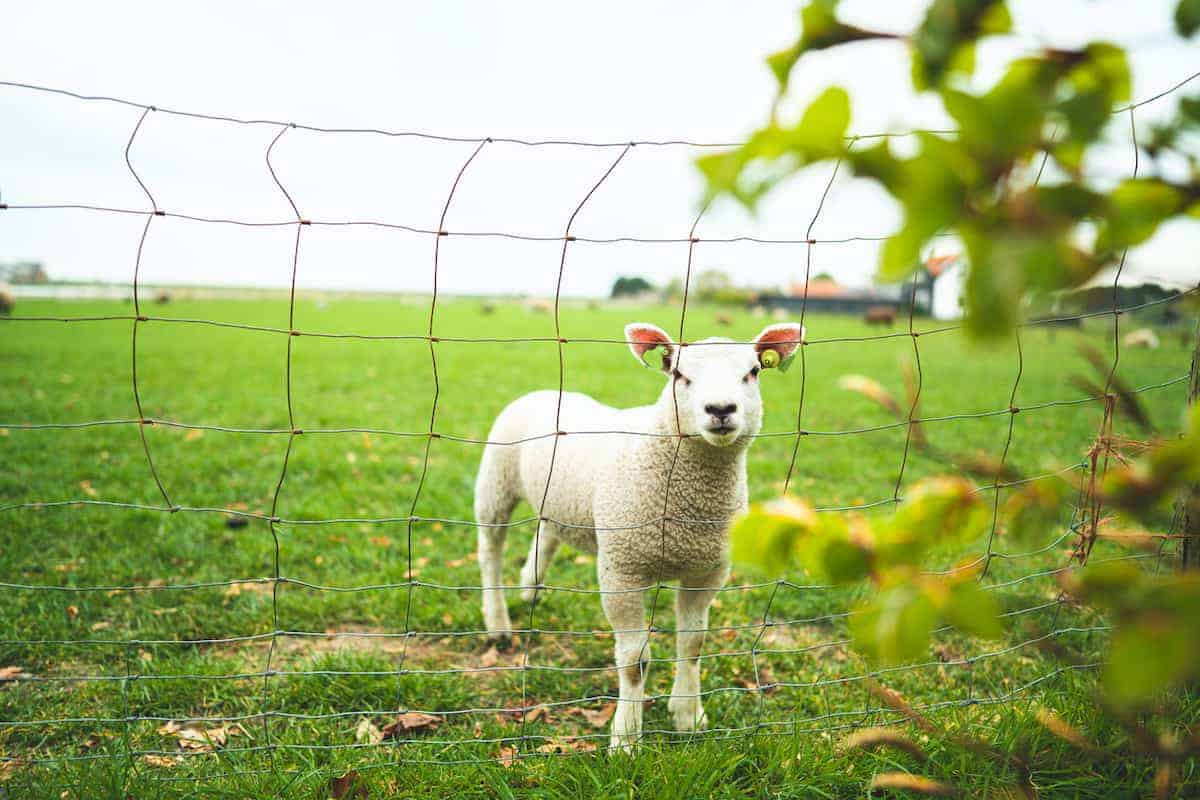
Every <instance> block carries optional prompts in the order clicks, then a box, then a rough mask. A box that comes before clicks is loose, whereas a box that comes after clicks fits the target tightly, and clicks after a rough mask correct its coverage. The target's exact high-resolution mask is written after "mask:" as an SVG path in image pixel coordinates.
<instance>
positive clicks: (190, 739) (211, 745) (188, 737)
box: [156, 720, 246, 753]
mask: <svg viewBox="0 0 1200 800" xmlns="http://www.w3.org/2000/svg"><path fill="white" fill-rule="evenodd" d="M156 732H157V733H158V734H159V735H160V736H174V737H175V738H176V739H177V740H178V742H177V743H178V745H179V749H180V750H193V751H195V752H199V753H211V752H212V751H213V750H216V749H218V748H221V747H224V746H225V744H226V742H228V741H229V737H230V736H244V735H246V730H245V729H244V728H243V727H242V726H241V725H238V724H236V723H235V724H233V725H217V726H216V727H212V728H200V727H197V726H186V727H185V726H183V725H180V724H179V723H178V722H175V721H174V720H171V721H169V722H166V723H163V724H162V725H160V726H158V728H157V731H156Z"/></svg>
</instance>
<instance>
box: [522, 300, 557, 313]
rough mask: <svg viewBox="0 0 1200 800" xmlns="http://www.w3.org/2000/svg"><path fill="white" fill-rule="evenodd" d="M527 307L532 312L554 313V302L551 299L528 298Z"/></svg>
mask: <svg viewBox="0 0 1200 800" xmlns="http://www.w3.org/2000/svg"><path fill="white" fill-rule="evenodd" d="M527 307H528V308H529V311H530V312H531V313H534V314H553V313H554V302H553V301H551V300H530V301H529V304H528V306H527Z"/></svg>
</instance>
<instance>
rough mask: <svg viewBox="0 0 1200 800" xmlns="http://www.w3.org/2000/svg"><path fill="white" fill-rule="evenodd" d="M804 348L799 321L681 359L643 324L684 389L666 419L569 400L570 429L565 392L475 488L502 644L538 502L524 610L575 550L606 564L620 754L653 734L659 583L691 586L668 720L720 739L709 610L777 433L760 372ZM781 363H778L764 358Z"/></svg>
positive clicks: (634, 334) (514, 426) (602, 569)
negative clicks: (522, 522) (713, 726)
mask: <svg viewBox="0 0 1200 800" xmlns="http://www.w3.org/2000/svg"><path fill="white" fill-rule="evenodd" d="M803 336H804V329H803V328H802V327H801V326H799V325H796V324H792V323H784V324H778V325H771V326H769V327H767V328H765V329H764V330H763V332H762V333H761V334H759V336H758V338H757V339H755V340H754V341H753V342H750V343H738V342H734V341H732V340H730V339H720V338H714V339H705V340H704V341H702V342H696V343H692V344H686V345H683V346H679V345H676V344H675V343H674V342H673V341H672V340H671V338H670V337H669V336H668V335H667V334H666V333H665V332H664V331H663V330H662V329H661V328H658V327H656V326H654V325H649V324H646V323H633V324H631V325H628V326H626V328H625V338H626V340H627V341H628V342H629V347H630V349H631V350H632V351H633V354H634V356H635V357H636V358H637V359H638V360H639V361H642V360H643V357H644V356H645V354H646V352H647V351H650V350H653V349H655V348H659V347H661V348H662V349H663V358H662V365H663V366H662V369H663V371H664V372H665V373H666V374H667V375H668V376H669V377H668V380H667V382H666V386H665V387H664V388H663V390H662V393H661V394H660V395H659V398H658V402H656V403H655V404H654V405H650V406H640V407H638V408H629V409H616V408H610V407H609V406H605V405H602V404H600V403H598V402H596V401H595V400H593V399H592V398H590V397H588V396H587V395H583V394H577V393H574V392H564V393H563V394H562V404H561V417H560V418H559V419H558V420H557V425H556V419H555V417H556V413H557V409H558V406H559V393H558V392H556V391H542V392H533V393H532V394H527V395H525V396H524V397H521V398H520V399H518V400H516V401H515V402H513V403H511V404H510V405H509V406H508V407H507V408H505V409H504V410H503V411H502V412H501V413H500V416H499V417H498V418H497V419H496V423H495V425H493V426H492V430H491V433H490V434H489V435H488V440H489V442H491V444H488V445H487V447H486V448H485V449H484V452H483V460H482V463H481V464H480V466H479V477H478V478H477V480H476V482H475V517H476V520H477V521H478V522H479V568H480V572H481V573H482V586H483V591H482V594H483V616H484V621H485V623H486V625H487V629H488V632H489V635H490V636H491V637H492V638H495V639H500V638H504V637H506V636H509V635H511V632H512V622H511V620H510V619H509V615H508V606H507V604H506V603H505V598H504V590H503V580H502V570H503V563H504V561H503V558H504V539H505V535H506V533H507V528H506V525H507V523H508V521H509V519H510V517H511V514H512V511H513V508H514V507H515V506H516V505H517V503H518V501H520V500H521V499H525V500H526V501H528V502H529V504H530V505H531V506H532V507H533V509H534V510H535V511H536V512H537V516H538V519H540V520H541V523H540V524H539V526H538V531H537V535H536V536H535V538H534V543H533V547H532V548H531V549H530V552H529V557H528V559H527V560H526V562H525V567H524V569H522V570H521V587H522V590H521V596H522V598H523V599H525V600H527V601H530V602H532V601H533V600H534V598H535V594H536V591H537V587H539V586H540V585H541V584H542V581H543V580H544V578H545V575H546V568H547V567H548V566H549V564H550V561H551V559H552V558H553V557H554V553H555V551H556V550H557V549H558V546H559V544H560V543H562V542H567V543H569V544H570V545H572V546H573V547H575V548H578V549H580V550H583V551H586V552H590V553H595V554H596V555H597V558H596V572H597V576H598V578H599V583H600V590H601V592H602V602H603V606H604V613H605V615H606V616H607V617H608V621H609V623H610V624H611V625H612V627H613V631H614V633H615V639H616V664H617V672H618V675H619V679H620V701H619V702H618V704H617V711H616V714H615V715H614V716H613V723H612V737H611V745H612V746H613V747H623V748H629V747H630V746H631V745H632V744H634V743H635V742H636V741H637V739H638V738H639V737H640V735H641V731H642V705H643V699H644V696H645V680H646V670H647V667H648V665H649V648H648V634H649V632H648V630H647V623H646V614H645V607H644V604H643V594H644V592H645V590H646V589H648V588H650V587H652V586H654V585H655V584H657V583H658V582H659V581H660V580H664V581H665V580H678V581H679V584H680V588H679V590H678V591H677V593H676V598H675V627H676V632H677V633H676V641H677V659H676V662H675V682H674V686H673V688H672V690H671V700H670V704H669V709H670V711H671V713H672V715H673V716H674V718H675V726H676V728H677V729H679V730H682V731H691V730H697V729H702V728H703V727H704V726H705V723H706V718H705V714H704V709H703V707H702V705H701V693H700V661H699V656H700V647H701V644H702V643H703V641H704V632H705V630H706V629H707V627H708V607H709V604H710V603H711V602H712V599H713V597H714V596H715V595H716V593H717V591H718V590H719V589H720V588H721V586H722V585H723V584H724V583H725V579H726V578H727V577H728V575H729V541H728V539H729V537H728V527H729V523H730V521H731V520H732V519H733V518H734V516H735V515H737V514H738V513H740V512H741V511H743V510H744V509H745V508H746V502H747V489H746V448H747V447H748V446H749V444H750V442H751V441H752V439H753V437H754V436H755V434H757V433H758V432H759V429H760V427H761V424H762V400H761V398H760V396H759V388H758V373H759V370H760V369H761V368H762V367H764V366H774V365H776V364H778V363H780V362H781V361H783V360H785V359H787V358H788V357H789V356H791V355H792V352H793V351H794V350H795V349H796V347H797V346H798V345H799V344H800V343H801V341H802V340H803ZM768 351H774V353H773V354H772V355H770V356H767V357H766V358H765V359H764V354H765V353H767V352H768ZM556 430H557V431H565V432H566V434H565V435H555V431H556ZM555 441H557V451H554V447H555ZM552 451H554V452H553V469H551V458H552V455H551V454H552ZM677 451H678V457H677V458H676V452H677ZM672 465H673V468H672ZM668 473H670V477H669V486H670V489H669V491H670V495H669V496H667V491H668V489H667V487H668ZM551 475H552V476H553V479H552V480H551Z"/></svg>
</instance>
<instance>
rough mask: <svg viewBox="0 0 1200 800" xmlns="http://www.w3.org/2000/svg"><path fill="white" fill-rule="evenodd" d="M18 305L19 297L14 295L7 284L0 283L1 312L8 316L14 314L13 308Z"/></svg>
mask: <svg viewBox="0 0 1200 800" xmlns="http://www.w3.org/2000/svg"><path fill="white" fill-rule="evenodd" d="M16 305H17V299H16V298H15V297H13V293H12V290H10V289H9V288H8V286H7V285H5V284H0V314H3V315H4V316H6V317H7V316H8V315H10V314H12V312H13V308H14V307H15V306H16Z"/></svg>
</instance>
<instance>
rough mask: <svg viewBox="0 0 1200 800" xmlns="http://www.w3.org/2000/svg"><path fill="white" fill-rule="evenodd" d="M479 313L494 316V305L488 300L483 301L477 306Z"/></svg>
mask: <svg viewBox="0 0 1200 800" xmlns="http://www.w3.org/2000/svg"><path fill="white" fill-rule="evenodd" d="M479 313H480V314H495V313H496V304H495V303H493V302H492V301H490V300H485V301H483V302H482V303H480V304H479Z"/></svg>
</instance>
